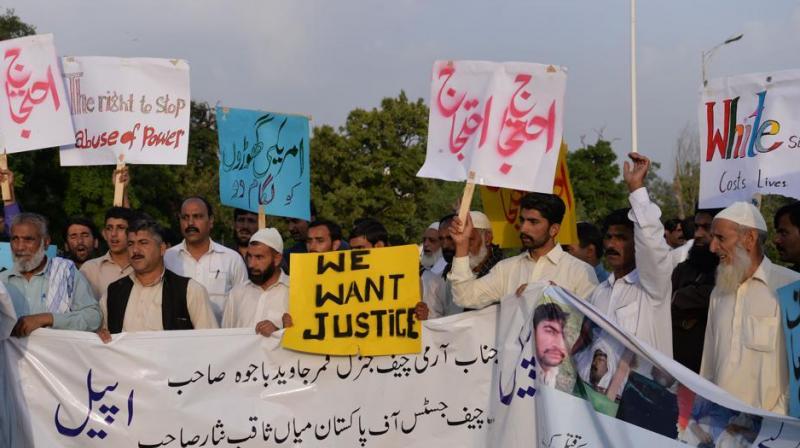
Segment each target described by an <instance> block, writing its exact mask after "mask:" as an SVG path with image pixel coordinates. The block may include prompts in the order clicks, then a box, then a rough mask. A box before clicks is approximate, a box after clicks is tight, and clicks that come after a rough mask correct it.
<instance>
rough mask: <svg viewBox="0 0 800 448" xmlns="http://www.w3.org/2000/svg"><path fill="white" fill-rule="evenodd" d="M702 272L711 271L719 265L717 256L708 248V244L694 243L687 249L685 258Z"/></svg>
mask: <svg viewBox="0 0 800 448" xmlns="http://www.w3.org/2000/svg"><path fill="white" fill-rule="evenodd" d="M686 260H687V261H688V262H689V263H691V264H693V265H694V266H696V267H697V268H699V269H700V271H702V272H711V271H713V270H714V269H716V268H717V265H719V257H718V256H717V254H715V253H714V252H711V250H710V249H709V248H708V245H704V246H698V245H694V246H692V248H691V249H689V256H688V258H687V259H686Z"/></svg>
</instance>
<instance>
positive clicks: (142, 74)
mask: <svg viewBox="0 0 800 448" xmlns="http://www.w3.org/2000/svg"><path fill="white" fill-rule="evenodd" d="M62 63H63V67H64V82H65V84H66V85H67V90H68V94H69V102H70V105H71V106H72V107H71V110H72V120H73V121H74V123H75V140H74V141H75V145H74V146H72V145H71V146H65V147H62V148H61V153H60V155H61V165H62V166H79V165H114V164H116V163H117V162H118V161H119V157H120V156H123V157H124V161H125V162H126V163H132V164H158V165H185V164H186V157H187V153H188V148H189V115H190V112H191V105H190V101H191V98H190V95H189V64H188V63H187V62H186V61H183V60H179V59H152V58H130V59H124V58H111V57H96V56H89V57H74V56H70V57H65V58H63V59H62Z"/></svg>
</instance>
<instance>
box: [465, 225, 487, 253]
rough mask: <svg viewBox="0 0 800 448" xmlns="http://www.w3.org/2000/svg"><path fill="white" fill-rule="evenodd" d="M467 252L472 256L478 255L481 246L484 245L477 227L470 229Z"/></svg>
mask: <svg viewBox="0 0 800 448" xmlns="http://www.w3.org/2000/svg"><path fill="white" fill-rule="evenodd" d="M468 244H469V254H470V255H472V256H475V255H478V254H479V253H480V251H481V246H484V243H483V235H482V234H481V231H480V230H479V229H472V233H470V234H469V243H468Z"/></svg>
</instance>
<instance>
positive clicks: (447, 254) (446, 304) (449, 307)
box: [420, 214, 464, 319]
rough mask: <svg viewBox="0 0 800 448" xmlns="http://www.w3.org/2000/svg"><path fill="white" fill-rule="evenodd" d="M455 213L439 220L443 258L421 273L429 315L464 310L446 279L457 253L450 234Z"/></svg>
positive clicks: (442, 315)
mask: <svg viewBox="0 0 800 448" xmlns="http://www.w3.org/2000/svg"><path fill="white" fill-rule="evenodd" d="M454 217H455V215H453V214H450V215H447V216H445V217H443V218H442V219H441V220H440V221H439V223H438V224H439V225H438V233H439V247H440V250H441V253H442V257H441V259H439V261H437V262H436V264H435V265H434V266H433V267H432V268H431V269H425V270H423V271H422V274H421V275H420V281H421V282H422V302H423V303H424V304H425V305H426V307H427V310H428V317H429V318H431V319H436V318H437V317H444V316H450V315H452V314H458V313H460V312H462V311H464V309H463V308H461V307H460V306H458V305H456V304H455V303H453V291H452V288H451V287H450V283H449V282H447V281H445V279H446V277H447V273H448V272H450V264H451V263H452V261H453V256H454V255H455V253H456V249H455V244H454V243H453V238H452V237H451V236H450V228H451V226H452V224H453V218H454Z"/></svg>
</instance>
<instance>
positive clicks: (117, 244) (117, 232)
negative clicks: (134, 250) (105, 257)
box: [103, 218, 128, 254]
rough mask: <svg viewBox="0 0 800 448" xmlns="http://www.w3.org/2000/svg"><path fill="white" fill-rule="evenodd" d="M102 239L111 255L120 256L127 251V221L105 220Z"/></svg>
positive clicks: (117, 219)
mask: <svg viewBox="0 0 800 448" xmlns="http://www.w3.org/2000/svg"><path fill="white" fill-rule="evenodd" d="M103 238H105V240H106V244H108V250H109V252H111V253H112V254H121V253H123V252H127V250H128V221H126V220H124V219H119V218H108V219H106V226H105V227H103Z"/></svg>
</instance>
